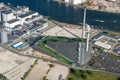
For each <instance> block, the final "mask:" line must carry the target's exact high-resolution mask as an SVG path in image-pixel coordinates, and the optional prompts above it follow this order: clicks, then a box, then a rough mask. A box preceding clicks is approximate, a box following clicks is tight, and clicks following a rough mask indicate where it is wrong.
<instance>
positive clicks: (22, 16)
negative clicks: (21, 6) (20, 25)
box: [19, 11, 36, 18]
mask: <svg viewBox="0 0 120 80" xmlns="http://www.w3.org/2000/svg"><path fill="white" fill-rule="evenodd" d="M34 13H36V12H34V11H30V12H27V13H25V14H22V15H20V16H19V17H21V18H24V17H26V16H29V15H32V14H34Z"/></svg>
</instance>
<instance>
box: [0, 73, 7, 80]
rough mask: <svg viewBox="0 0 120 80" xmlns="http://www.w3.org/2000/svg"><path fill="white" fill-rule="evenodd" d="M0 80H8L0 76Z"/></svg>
mask: <svg viewBox="0 0 120 80" xmlns="http://www.w3.org/2000/svg"><path fill="white" fill-rule="evenodd" d="M0 80H8V79H7V78H6V77H5V76H4V75H2V74H0Z"/></svg>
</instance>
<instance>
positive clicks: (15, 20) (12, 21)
mask: <svg viewBox="0 0 120 80" xmlns="http://www.w3.org/2000/svg"><path fill="white" fill-rule="evenodd" d="M17 21H19V19H13V20H10V21H8V22H7V23H10V24H11V23H14V22H17Z"/></svg>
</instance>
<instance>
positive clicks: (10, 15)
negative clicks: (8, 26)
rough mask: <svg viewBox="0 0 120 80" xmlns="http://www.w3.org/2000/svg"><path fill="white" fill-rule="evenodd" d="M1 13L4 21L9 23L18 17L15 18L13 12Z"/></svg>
mask: <svg viewBox="0 0 120 80" xmlns="http://www.w3.org/2000/svg"><path fill="white" fill-rule="evenodd" d="M1 13H2V21H5V22H7V21H10V20H12V19H15V18H16V16H14V14H13V12H12V10H8V11H7V10H6V11H2V12H1Z"/></svg>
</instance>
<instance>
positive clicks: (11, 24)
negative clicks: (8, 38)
mask: <svg viewBox="0 0 120 80" xmlns="http://www.w3.org/2000/svg"><path fill="white" fill-rule="evenodd" d="M17 25H20V20H19V19H13V20H10V21H8V22H6V23H5V26H6V28H7V30H11V29H12V28H14V27H15V26H17Z"/></svg>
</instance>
